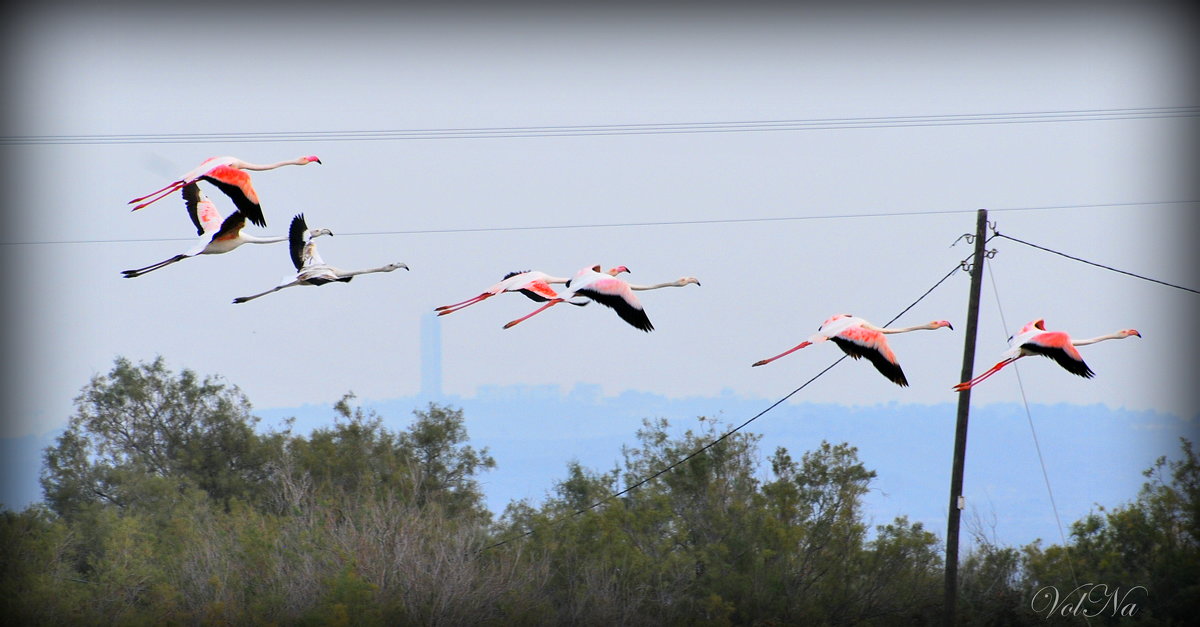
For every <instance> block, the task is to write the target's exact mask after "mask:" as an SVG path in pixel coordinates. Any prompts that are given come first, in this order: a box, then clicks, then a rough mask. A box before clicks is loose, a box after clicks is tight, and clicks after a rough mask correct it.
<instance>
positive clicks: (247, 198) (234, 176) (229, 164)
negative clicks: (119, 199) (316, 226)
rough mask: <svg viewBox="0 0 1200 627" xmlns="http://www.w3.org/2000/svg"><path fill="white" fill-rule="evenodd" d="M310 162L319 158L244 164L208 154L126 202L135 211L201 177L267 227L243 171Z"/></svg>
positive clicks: (251, 219)
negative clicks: (167, 181) (190, 167)
mask: <svg viewBox="0 0 1200 627" xmlns="http://www.w3.org/2000/svg"><path fill="white" fill-rule="evenodd" d="M313 162H316V163H321V160H320V159H318V158H317V157H316V155H310V156H307V157H298V158H296V159H292V160H290V161H280V162H278V163H271V164H267V165H259V164H257V163H247V162H245V161H242V160H241V159H238V158H237V157H209V158H208V159H205V160H204V163H201V164H200V165H199V166H197V167H196V168H195V169H193V170H192V171H191V172H188V173H187V174H184V175H183V177H182V178H180V179H179V180H177V181H173V182H171V184H170V185H167V186H166V187H164V188H162V189H160V190H158V191H156V192H151V193H149V194H146V195H145V196H142V197H140V198H134V199H133V200H131V201H129V204H131V205H132V204H133V203H135V202H136V203H138V205H137V206H136V207H134V208H133V209H132V211H137V210H138V209H141V208H142V207H145V206H147V205H149V204H151V203H154V202H157V201H158V200H161V199H162V198H164V197H166V196H167V195H168V194H170V193H171V192H173V191H175V190H177V189H179V188H181V187H183V186H185V185H190V184H191V183H194V182H196V181H198V180H202V181H208V182H209V183H212V184H213V185H216V186H217V189H220V190H221V191H222V192H225V194H226V195H227V196H229V197H230V198H231V199H233V204H234V205H236V206H237V208H238V211H241V212H242V214H243V215H245V216H246V218H248V219H249V220H250V222H251V223H252V224H254V225H256V226H266V225H267V220H266V218H264V217H263V213H262V206H261V205H259V203H258V192H255V191H254V186H253V185H251V184H250V175H249V174H248V173H246V170H253V171H255V172H261V171H264V170H274V169H275V168H279V167H283V166H285V165H308V164H310V163H313Z"/></svg>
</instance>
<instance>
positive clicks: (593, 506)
mask: <svg viewBox="0 0 1200 627" xmlns="http://www.w3.org/2000/svg"><path fill="white" fill-rule="evenodd" d="M967 259H970V257H968V258H967ZM967 259H963V260H962V261H960V262H959V264H958V265H956V266H955V267H954V268H953V269H952V270H950V272H947V273H946V275H945V276H943V277H942V278H941V279H938V281H937V283H934V284H933V287H930V288H929V289H927V290H925V293H924V294H921V295H920V296H919V297H918V298H917V299H916V300H915V301H913V302H912V304H910V305H909V306H907V307H905V308H904V309H903V310H901V311H900V313H898V314H896V315H895V316H894V317H893V318H892V319H891V320H888V321H887V322H886V323H885V324H884V325H883V326H885V327H886V326H888V325H890V324H892V323H893V322H895V321H896V320H899V319H900V317H901V316H903V315H904V314H906V313H908V311H909V310H910V309H912V308H913V307H916V306H917V304H918V303H920V302H921V301H922V300H925V297H927V296H929V295H930V294H932V293H933V291H934V290H936V289H937V288H938V287H939V286H940V285H941V284H942V283H945V282H946V280H947V279H949V278H950V277H951V276H954V273H956V272H958V271H959V270H961V269H962V268H963V266H964V264H965V263H966V261H967ZM846 357H848V355H842V356H841V357H839V358H838V359H837V360H836V361H834V362H833V363H831V364H829V365H828V366H826V367H825V369H824V370H822V371H820V372H818V373H817V374H815V375H813V377H812V378H811V379H809V380H808V381H805V382H804V383H802V384H801V385H800V387H798V388H796V389H794V390H792V391H791V392H789V393H788V394H787V395H786V396H784V397H783V398H781V399H779V400H777V401H775V402H774V403H771V405H770V406H768V407H767V408H766V409H764V410H762V411H760V412H758V413H757V414H755V415H754V416H753V417H751V418H750V419H749V420H746V421H745V422H743V423H742V424H740V425H738V426H736V427H734V428H733V429H730V430H729V431H727V432H725V433H723V434H721V435H720V436H719V437H717V438H716V439H714V440H713V441H711V442H709V443H708V444H705V445H704V446H702V447H700V448H698V449H696V450H695V451H692V452H691V453H689V454H688V455H686V456H684V457H683V458H682V459H679V460H677V461H675V462H673V463H671V464H669V465H667V466H666V467H664V468H662V469H661V470H659V471H658V472H655V473H654V474H652V475H649V476H647V477H645V478H643V479H641V480H639V481H637V482H635V483H633V484H631V485H628V486H626V487H625V489H623V490H621V491H620V492H616V493H614V494H610V495H609V496H607V497H605V498H603V499H600V500H599V501H596V502H595V503H592V504H591V505H589V506H587V507H584V508H581V509H577V510H575V511H574V512H572V513H571V514H570V515H567V516H563V517H562V518H560V519H558V520H556V521H551V522H550V523H548V524H547V525H545V526H543V527H542V528H543V529H544V528H546V527H549V526H553V525H558V524H562V523H564V522H566V521H568V520H570V519H572V518H574V517H576V516H579V515H580V514H584V513H587V512H589V511H591V510H594V509H596V508H597V507H600V506H601V505H604V504H605V503H608V502H609V501H612V500H613V499H616V498H620V497H621V496H624V495H626V494H628V493H630V492H632V491H634V490H636V489H638V488H640V487H642V486H643V485H646V484H647V483H649V482H651V481H653V480H655V479H657V478H659V477H661V476H662V475H664V474H666V473H668V472H670V471H672V470H674V469H676V468H678V467H679V466H681V465H683V464H685V463H687V461H688V460H690V459H692V458H694V457H696V456H698V455H701V454H703V453H704V452H705V451H707V450H708V449H710V448H712V447H714V446H716V445H717V444H719V443H720V442H722V441H724V440H725V439H726V438H728V437H729V436H731V435H733V434H735V433H737V432H738V431H741V430H742V429H743V428H744V427H746V426H747V425H749V424H750V423H752V422H754V421H755V420H758V419H759V418H761V417H762V416H764V415H765V414H766V413H767V412H769V411H771V410H772V409H775V408H776V407H778V406H780V405H782V404H783V403H784V401H786V400H788V399H789V398H791V397H792V396H795V395H796V394H797V393H798V392H800V390H803V389H804V388H806V387H808V386H809V384H811V383H812V382H814V381H816V380H817V379H819V378H821V377H822V376H823V375H824V374H825V373H827V372H829V371H830V370H833V367H834V366H836V365H838V364H840V363H842V361H843V360H845V359H846ZM536 531H537V528H534V529H529V530H527V531H525V532H524V533H522V534H520V535H516V536H513V537H510V538H506V539H504V540H501V541H499V542H496V543H493V544H489V545H487V546H485V547H483V548H481V549H479V551H478V553H482V552H484V551H487V550H488V549H494V548H497V547H500V546H503V545H505V544H508V543H510V542H515V541H517V540H520V539H522V538H527V537H529V536H531V535H533V534H534V533H535V532H536Z"/></svg>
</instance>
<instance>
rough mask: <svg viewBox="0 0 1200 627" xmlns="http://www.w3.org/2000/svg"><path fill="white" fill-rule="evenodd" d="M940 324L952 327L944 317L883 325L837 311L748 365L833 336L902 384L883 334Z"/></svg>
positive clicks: (900, 372) (844, 348)
mask: <svg viewBox="0 0 1200 627" xmlns="http://www.w3.org/2000/svg"><path fill="white" fill-rule="evenodd" d="M942 327H948V328H949V329H950V330H951V331H953V330H954V327H952V326H950V323H949V322H947V321H945V320H934V321H933V322H929V323H926V324H919V325H917V326H914V327H903V328H899V329H885V328H883V327H877V326H875V325H873V324H871V323H870V322H867V321H866V320H863V319H862V318H856V317H854V316H851V315H850V314H837V315H835V316H833V317H831V318H830V319H828V320H826V321H825V322H823V323H821V327H820V328H819V329H817V332H816V333H815V334H814V335H812V336H811V337H809V338H808V339H807V340H805V341H803V342H801V343H800V344H798V345H797V346H795V347H793V348H790V349H788V350H786V351H784V352H782V353H780V354H778V355H776V356H774V357H771V358H769V359H763V360H762V361H758V362H755V363H754V364H752V366H762V365H765V364H769V363H771V362H773V361H775V360H776V359H779V358H780V357H783V356H784V355H789V354H791V353H794V352H796V351H798V350H800V349H802V348H804V347H805V346H810V345H812V344H816V343H818V342H824V341H825V340H833V343H834V344H837V345H838V348H840V349H842V352H844V353H846V354H847V355H849V356H851V357H853V358H854V359H860V358H862V357H866V358H867V360H868V361H870V362H871V364H873V365H874V366H875V369H876V370H878V371H879V372H880V374H882V375H883V376H885V377H887V378H888V380H890V381H891V382H893V383H895V384H896V385H899V386H901V387H906V386H907V385H908V379H906V378H905V377H904V371H903V370H901V369H900V362H899V361H897V360H896V354H895V353H893V352H892V349H891V347H889V346H888V343H887V338H886V337H884V336H885V335H888V334H892V333H907V332H909V331H917V330H920V329H930V330H932V329H940V328H942Z"/></svg>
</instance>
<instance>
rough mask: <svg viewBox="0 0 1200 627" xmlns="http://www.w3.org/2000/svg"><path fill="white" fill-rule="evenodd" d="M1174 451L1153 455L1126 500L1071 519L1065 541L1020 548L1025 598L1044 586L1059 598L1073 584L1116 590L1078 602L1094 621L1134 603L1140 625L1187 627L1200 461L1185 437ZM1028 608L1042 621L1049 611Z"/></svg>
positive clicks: (1195, 584) (1198, 575)
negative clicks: (1174, 454)
mask: <svg viewBox="0 0 1200 627" xmlns="http://www.w3.org/2000/svg"><path fill="white" fill-rule="evenodd" d="M1180 448H1181V452H1182V458H1181V459H1179V460H1175V461H1168V460H1167V459H1166V457H1159V458H1158V460H1156V461H1155V463H1154V465H1153V466H1152V467H1151V468H1149V469H1147V470H1146V471H1145V472H1144V473H1143V475H1144V476H1145V477H1147V479H1148V481H1147V482H1146V483H1144V484H1142V488H1141V490H1140V492H1139V493H1138V496H1137V498H1136V499H1135V500H1134V501H1133V502H1131V503H1129V504H1127V505H1124V506H1120V507H1117V508H1115V509H1113V510H1111V511H1108V510H1106V509H1105V508H1104V507H1100V509H1099V512H1094V513H1091V514H1089V515H1088V516H1086V517H1084V518H1083V519H1081V520H1078V521H1076V522H1075V523H1074V524H1072V525H1071V539H1072V542H1071V543H1070V545H1069V546H1067V547H1062V546H1050V547H1047V548H1046V549H1042V548H1041V547H1040V546H1039V545H1038V543H1034V544H1030V545H1028V546H1026V547H1025V548H1024V553H1025V557H1024V565H1025V571H1026V576H1025V582H1024V583H1025V598H1026V599H1033V598H1034V596H1035V595H1036V594H1038V593H1039V592H1041V591H1044V590H1046V589H1047V588H1048V587H1050V588H1054V589H1057V590H1058V591H1059V593H1060V596H1063V597H1064V599H1065V597H1066V595H1067V593H1068V592H1070V591H1072V590H1074V589H1076V588H1077V587H1078V586H1085V588H1087V587H1089V586H1090V587H1096V586H1104V588H1103V589H1098V590H1097V591H1096V592H1094V593H1093V598H1095V599H1107V598H1108V597H1107V596H1106V595H1107V594H1108V593H1110V592H1115V593H1116V594H1117V602H1116V603H1115V604H1112V603H1110V604H1108V605H1107V606H1104V605H1102V604H1101V603H1093V604H1090V605H1089V604H1088V603H1084V604H1083V605H1082V607H1083V608H1085V609H1086V610H1088V611H1089V612H1092V613H1095V614H1096V616H1094V617H1093V620H1097V619H1098V620H1101V621H1104V620H1108V621H1113V622H1116V621H1118V620H1120V618H1121V613H1120V610H1121V609H1122V608H1126V607H1128V608H1130V610H1132V609H1134V608H1132V607H1131V605H1134V606H1136V613H1134V614H1133V615H1134V617H1135V618H1136V619H1137V620H1138V622H1139V624H1160V625H1183V624H1191V623H1192V622H1193V621H1194V614H1195V609H1196V607H1200V460H1197V456H1196V452H1195V451H1194V450H1193V448H1192V443H1191V442H1190V441H1188V440H1186V439H1182V438H1181V440H1180ZM1059 605H1060V606H1061V605H1062V604H1059ZM1114 607H1115V608H1116V611H1115V612H1114V611H1112V610H1113V608H1114ZM1027 609H1032V610H1033V611H1035V612H1037V613H1038V614H1042V618H1044V617H1045V614H1046V612H1047V611H1050V613H1052V614H1053V613H1054V612H1053V610H1054V609H1055V608H1053V607H1047V605H1046V604H1045V603H1043V604H1031V605H1030V606H1029V607H1028V608H1027ZM1114 614H1115V615H1114Z"/></svg>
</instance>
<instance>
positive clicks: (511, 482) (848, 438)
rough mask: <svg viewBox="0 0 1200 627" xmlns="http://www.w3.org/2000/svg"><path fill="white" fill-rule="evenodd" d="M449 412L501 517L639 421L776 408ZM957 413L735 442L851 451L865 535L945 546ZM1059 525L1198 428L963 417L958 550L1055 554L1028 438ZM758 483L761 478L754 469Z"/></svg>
mask: <svg viewBox="0 0 1200 627" xmlns="http://www.w3.org/2000/svg"><path fill="white" fill-rule="evenodd" d="M430 400H431V399H429V398H421V397H408V398H397V399H388V400H373V401H364V402H363V403H362V404H363V406H364V407H369V408H371V409H373V410H374V411H375V412H376V413H378V414H379V415H380V416H382V417H383V418H384V422H385V424H386V425H387V426H389V427H390V428H393V429H400V428H403V427H404V426H406V425H407V424H408V423H409V422H410V421H411V420H412V412H413V411H414V410H415V409H419V408H424V407H425V406H427V404H428V403H429V401H430ZM434 400H436V402H438V403H441V404H446V405H450V406H453V407H458V408H461V409H462V410H463V414H464V416H465V418H466V427H467V433H468V434H469V436H470V438H471V445H472V446H475V447H477V448H482V447H487V448H488V449H489V451H490V452H491V455H492V456H493V457H494V458H495V459H496V463H497V468H496V469H495V470H493V471H490V472H487V473H485V474H484V475H483V477H482V478H481V479H482V483H483V487H484V490H485V493H486V494H487V502H488V507H489V508H490V509H491V510H492V511H493V512H495V513H497V514H499V513H501V512H503V510H504V508H505V506H506V505H508V503H510V502H511V501H514V500H521V499H526V500H528V501H530V502H531V503H533V504H537V503H540V502H541V501H542V500H543V499H544V498H545V496H546V495H547V494H548V493H549V491H550V490H552V489H553V486H554V484H555V483H556V482H557V481H559V480H561V479H562V478H563V477H564V476H565V474H566V465H567V463H568V462H570V461H572V460H576V461H578V462H579V463H581V464H582V465H583V466H585V467H588V468H591V469H594V470H598V471H606V470H610V469H612V468H614V467H615V466H617V465H618V464H620V463H621V461H622V455H621V447H622V446H634V445H636V444H637V437H636V433H637V431H638V429H639V428H641V426H642V420H643V419H644V418H666V419H667V420H669V421H670V424H671V429H670V432H671V433H672V434H682V433H683V432H684V431H686V430H687V429H693V430H695V429H696V427H697V422H696V417H697V416H707V417H711V418H716V419H717V420H718V421H719V422H721V423H722V424H724V423H728V424H729V426H730V428H732V427H733V426H736V425H740V424H742V423H743V422H745V421H746V420H748V419H750V418H751V417H753V416H755V415H756V414H758V413H760V412H762V411H763V410H765V409H767V407H769V406H770V405H771V404H772V403H773V402H774V400H775V399H761V398H746V397H742V396H738V395H735V394H733V393H731V392H728V391H725V392H723V393H721V394H719V395H717V396H713V397H689V398H679V399H671V398H667V397H663V396H658V395H655V394H649V393H645V392H624V393H622V394H619V395H616V396H604V395H603V394H602V393H601V389H600V387H599V386H595V385H576V386H575V387H573V388H571V389H570V390H563V389H561V388H559V387H558V386H503V387H484V388H481V389H480V390H479V391H478V393H477V394H476V395H475V396H471V397H456V396H447V397H441V398H438V399H434ZM955 413H956V406H955V405H954V404H952V403H943V404H938V405H907V404H897V403H892V404H887V405H875V406H864V407H855V406H845V405H833V404H815V403H784V404H782V405H780V406H778V407H776V408H775V409H773V410H771V411H769V412H767V413H766V414H764V415H763V416H762V417H760V418H758V419H757V420H755V421H754V422H751V423H750V424H749V425H747V426H746V427H745V428H744V431H747V432H751V433H755V434H759V435H761V436H762V439H761V441H760V442H759V452H760V454H761V456H762V459H763V462H764V466H765V463H766V459H767V458H768V457H769V456H770V454H771V453H772V452H773V451H774V450H775V449H776V448H777V447H780V446H783V447H786V448H787V449H788V450H789V451H790V452H791V453H792V454H793V456H797V457H798V456H799V454H801V453H803V452H804V451H807V450H810V449H812V448H814V447H816V446H817V445H818V444H819V443H820V442H821V440H828V441H830V442H832V443H835V444H836V443H840V442H849V443H850V444H851V445H853V446H856V447H858V455H859V459H860V460H862V462H863V463H864V465H866V466H867V467H868V468H870V469H873V470H875V471H876V473H877V474H878V477H877V478H876V480H875V482H874V483H873V485H872V490H871V492H870V494H868V496H867V497H866V512H867V517H868V520H869V521H870V522H871V523H872V524H884V523H888V522H891V520H892V519H893V518H895V517H896V516H899V515H907V516H908V517H909V518H910V519H911V520H914V521H920V522H923V523H924V524H925V526H926V528H928V529H929V530H931V531H934V532H936V533H938V534H939V535H944V534H945V530H946V511H947V508H948V505H949V502H950V496H949V490H950V464H951V457H952V453H953V445H954V425H955ZM256 415H258V416H260V417H262V418H263V422H264V426H266V425H270V424H278V422H279V421H280V420H281V419H283V418H285V417H294V418H295V419H296V423H295V431H297V432H305V433H306V432H308V431H309V430H311V429H312V428H314V427H317V426H322V425H328V424H330V423H331V421H332V417H333V411H332V409H331V408H330V407H328V406H304V407H297V408H272V409H265V410H259V411H257V412H256ZM1031 418H1032V423H1033V426H1034V429H1035V430H1036V436H1037V442H1038V444H1039V445H1040V448H1041V452H1042V458H1043V459H1044V462H1045V466H1046V476H1048V477H1049V483H1050V487H1051V489H1052V490H1053V496H1054V503H1055V504H1056V505H1057V508H1058V515H1059V518H1060V519H1061V520H1062V524H1063V533H1067V531H1068V529H1069V525H1070V523H1071V522H1073V521H1075V520H1077V519H1079V518H1081V517H1083V516H1084V515H1086V514H1087V513H1088V512H1089V511H1091V510H1093V509H1094V508H1095V505H1096V504H1101V505H1105V506H1108V507H1111V506H1115V505H1119V504H1121V503H1124V502H1127V501H1129V500H1131V499H1132V498H1134V497H1135V496H1136V494H1137V491H1138V489H1139V488H1140V487H1141V485H1142V482H1143V481H1144V477H1143V476H1142V474H1141V473H1142V471H1143V470H1145V469H1146V468H1148V467H1150V466H1151V465H1152V464H1153V463H1154V460H1155V459H1156V458H1158V457H1159V456H1162V455H1166V456H1168V457H1172V458H1174V457H1176V456H1177V453H1178V450H1179V446H1178V439H1179V437H1181V436H1187V437H1189V438H1193V439H1194V438H1195V433H1196V425H1197V421H1198V417H1196V416H1193V417H1192V418H1191V420H1190V421H1184V420H1182V419H1180V418H1178V417H1176V416H1172V415H1167V414H1161V413H1156V412H1136V411H1128V410H1124V409H1112V408H1109V407H1105V406H1103V405H1089V406H1079V405H1066V404H1059V405H1033V406H1031V407H1030V410H1029V415H1028V416H1027V415H1026V412H1025V409H1024V406H1022V405H1018V404H997V405H988V406H984V407H978V408H973V409H972V415H971V419H970V426H969V430H968V438H967V457H966V478H965V482H964V484H965V485H964V493H965V496H966V499H967V509H966V511H965V513H964V516H963V525H964V527H963V534H964V535H963V541H964V543H967V542H968V541H969V537H968V535H967V532H968V527H967V525H968V524H969V523H971V521H977V524H976V525H975V526H976V527H977V528H980V529H982V530H983V531H984V532H986V533H987V534H988V535H989V537H992V538H993V539H995V540H997V541H1000V542H1003V543H1006V544H1011V545H1021V544H1025V543H1028V542H1032V541H1033V540H1035V539H1038V538H1041V539H1043V540H1044V541H1045V542H1047V543H1058V542H1061V540H1060V538H1059V531H1058V526H1057V524H1056V523H1055V513H1054V508H1053V507H1052V505H1051V499H1050V496H1049V494H1048V492H1047V487H1046V480H1045V478H1044V476H1043V472H1042V465H1041V463H1040V462H1039V459H1038V455H1037V447H1036V446H1035V444H1034V430H1031V428H1030V422H1031ZM762 472H763V475H764V476H765V475H766V473H767V472H768V469H766V468H764V469H763V471H762Z"/></svg>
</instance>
